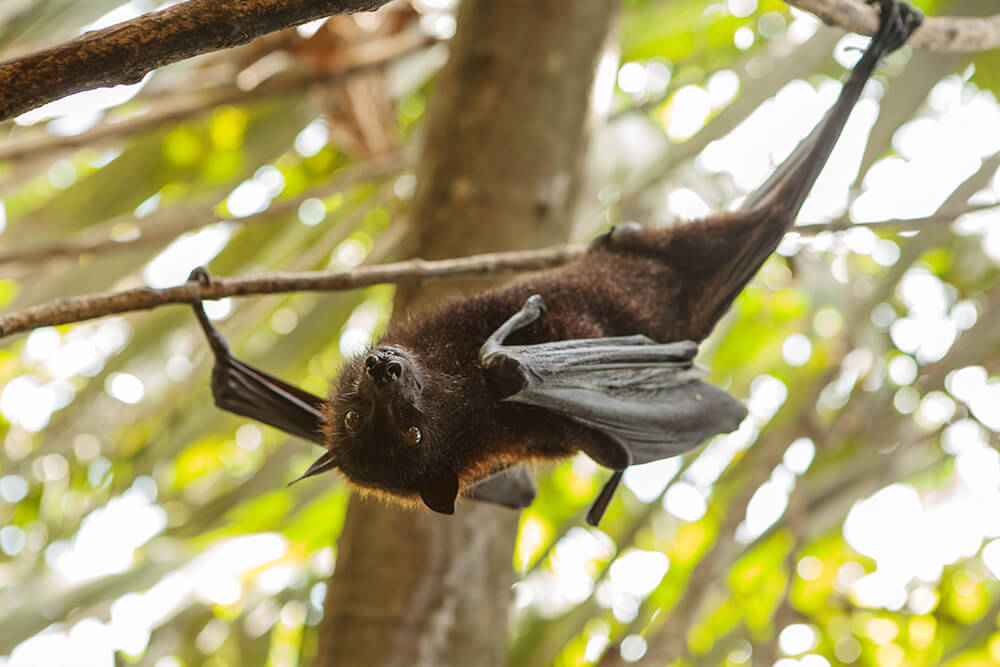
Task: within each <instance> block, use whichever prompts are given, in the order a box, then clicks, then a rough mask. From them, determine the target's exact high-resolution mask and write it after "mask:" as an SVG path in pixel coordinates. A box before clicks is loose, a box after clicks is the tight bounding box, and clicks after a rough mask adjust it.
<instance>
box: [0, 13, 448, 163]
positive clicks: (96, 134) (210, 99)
mask: <svg viewBox="0 0 1000 667" xmlns="http://www.w3.org/2000/svg"><path fill="white" fill-rule="evenodd" d="M385 41H386V42H390V41H391V46H390V48H386V49H383V50H381V51H380V52H379V54H378V55H377V57H369V58H358V59H352V62H351V64H350V65H348V66H345V67H341V68H338V69H337V70H336V71H329V72H310V73H307V74H289V75H280V76H276V77H274V78H271V79H268V80H267V81H265V82H264V83H262V84H261V85H259V86H256V87H254V88H250V89H248V90H243V89H241V88H238V87H236V86H233V85H227V86H219V87H217V88H216V89H214V90H211V91H196V92H195V93H193V94H191V95H189V96H186V97H184V98H183V99H182V100H181V101H175V102H171V101H170V100H169V99H167V100H165V101H157V103H156V105H155V106H153V107H151V108H150V110H149V111H148V112H147V113H144V114H142V115H138V116H135V117H133V118H129V119H128V120H124V121H121V122H117V123H115V122H109V123H103V124H101V125H98V126H97V127H94V128H93V129H91V130H88V131H86V132H81V133H80V134H75V135H69V136H51V135H45V136H41V137H32V138H30V139H22V140H19V141H18V140H15V141H10V142H6V143H5V144H3V145H0V160H12V161H14V160H36V159H38V158H39V156H44V155H46V154H47V153H50V152H52V151H59V150H68V149H73V148H79V147H81V146H87V147H90V148H95V147H99V146H101V145H104V144H106V143H108V142H111V141H114V140H117V139H120V138H122V137H127V136H130V135H132V134H136V133H139V132H145V131H147V130H153V129H156V128H159V127H160V126H162V125H164V124H166V123H173V122H177V121H181V120H185V119H187V118H191V117H192V116H197V115H200V114H203V113H205V112H207V111H210V110H212V109H214V108H216V107H219V106H222V105H225V104H246V103H248V102H256V101H259V100H263V99H267V98H271V97H280V96H282V95H288V94H293V93H298V92H301V91H302V90H305V89H306V88H309V87H310V86H315V85H328V84H331V83H336V82H338V81H342V80H344V79H348V78H350V77H352V76H355V75H357V74H360V73H362V72H367V71H370V70H377V69H382V68H384V67H386V66H388V65H391V64H393V63H394V62H396V61H397V60H399V59H400V58H402V57H404V56H407V55H410V54H412V53H415V52H417V51H419V50H420V49H423V48H426V47H428V46H431V45H433V44H435V43H436V42H437V40H436V39H434V38H432V37H428V36H426V35H421V34H418V33H416V32H407V33H405V34H404V35H401V36H400V37H393V38H391V40H390V39H386V40H385ZM387 46H389V45H388V44H387ZM0 67H2V66H0Z"/></svg>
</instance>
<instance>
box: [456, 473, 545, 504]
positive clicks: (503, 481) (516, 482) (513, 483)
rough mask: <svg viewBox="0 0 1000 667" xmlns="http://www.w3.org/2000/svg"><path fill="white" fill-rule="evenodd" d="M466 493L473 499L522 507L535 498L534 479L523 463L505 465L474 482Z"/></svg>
mask: <svg viewBox="0 0 1000 667" xmlns="http://www.w3.org/2000/svg"><path fill="white" fill-rule="evenodd" d="M466 493H467V495H468V496H469V498H472V499H473V500H478V501H481V502H487V503H493V504H494V505H503V506H504V507H509V508H511V509H523V508H525V507H527V506H528V505H530V504H531V501H533V500H534V499H535V494H536V489H535V480H534V479H532V477H531V473H529V472H528V470H527V468H525V467H524V466H523V465H512V466H505V467H503V468H501V469H499V470H497V471H496V472H494V473H493V474H491V475H489V476H487V477H484V478H483V479H481V480H479V481H478V482H476V483H475V485H473V486H472V487H471V488H470V489H469V490H468V491H467V492H466Z"/></svg>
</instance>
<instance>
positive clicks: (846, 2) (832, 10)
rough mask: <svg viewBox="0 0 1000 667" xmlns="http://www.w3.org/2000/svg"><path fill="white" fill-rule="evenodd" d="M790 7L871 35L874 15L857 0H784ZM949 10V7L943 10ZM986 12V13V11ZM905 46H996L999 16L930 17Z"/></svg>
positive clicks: (956, 48)
mask: <svg viewBox="0 0 1000 667" xmlns="http://www.w3.org/2000/svg"><path fill="white" fill-rule="evenodd" d="M786 2H787V3H788V4H790V5H792V6H793V7H798V8H799V9H801V10H803V11H807V12H810V13H812V14H815V15H816V16H817V17H819V19H820V20H821V21H823V22H824V23H827V24H829V25H835V26H840V27H841V28H844V29H845V30H851V31H853V32H860V33H864V34H866V35H872V34H874V33H875V30H877V29H878V13H877V12H876V11H875V9H874V8H872V7H869V6H867V5H866V4H864V3H862V2H858V1H857V0H786ZM946 9H950V8H946ZM987 11H989V10H987ZM907 44H909V45H910V46H913V47H916V48H918V49H930V50H931V51H955V52H962V53H973V52H977V51H988V50H989V49H995V48H997V47H998V46H1000V14H995V15H993V16H982V17H979V16H970V17H958V18H956V17H953V16H933V17H930V18H928V19H927V20H925V21H924V23H923V24H922V25H921V26H920V27H919V28H917V30H916V32H914V33H913V36H912V37H910V39H908V40H907Z"/></svg>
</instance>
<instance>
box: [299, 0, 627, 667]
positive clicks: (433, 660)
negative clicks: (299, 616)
mask: <svg viewBox="0 0 1000 667" xmlns="http://www.w3.org/2000/svg"><path fill="white" fill-rule="evenodd" d="M616 15H617V2H613V1H609V0H505V1H503V2H496V1H495V0H465V2H463V4H462V7H461V10H460V12H459V16H458V33H457V35H456V36H455V38H454V39H453V40H452V45H451V48H452V56H451V60H450V61H449V63H448V65H447V66H446V67H445V70H444V71H443V72H442V74H441V76H440V79H439V81H438V83H437V86H436V88H435V91H434V94H433V96H434V99H433V104H432V107H431V111H430V113H431V116H430V119H429V123H430V126H429V129H428V135H427V142H426V146H425V149H424V155H423V158H422V163H421V166H420V170H419V181H420V182H419V186H418V189H417V195H416V199H415V201H414V207H413V213H412V218H411V224H412V227H411V232H410V238H409V242H408V246H407V251H408V252H409V253H411V254H413V255H416V256H421V257H424V258H442V257H453V256H461V255H468V254H472V253H478V252H486V251H491V250H500V249H511V250H512V249H517V248H530V247H536V246H538V245H543V244H549V243H554V242H558V241H561V240H564V239H565V238H566V237H567V236H568V233H569V230H570V227H571V222H572V215H573V212H574V209H575V203H576V196H577V193H578V191H579V189H580V178H581V173H582V165H583V157H584V153H585V148H586V143H587V142H586V137H587V135H588V132H587V122H588V118H589V109H590V92H591V88H592V83H593V80H594V74H595V71H596V65H597V62H598V59H599V57H600V55H601V53H602V51H603V48H604V46H605V43H606V40H607V37H608V34H609V32H610V29H611V27H612V25H613V24H614V19H615V17H616ZM481 286H482V284H476V285H475V287H477V288H478V287H481ZM471 287H473V285H472V284H471V283H467V284H465V285H463V289H466V290H467V289H470V288H471ZM457 289H458V288H456V286H455V284H454V283H452V284H450V285H448V286H446V287H444V288H441V287H438V288H437V289H435V290H430V289H425V290H420V291H419V293H418V292H417V290H411V289H401V290H400V291H399V292H398V293H397V298H396V312H397V314H398V313H401V312H403V311H405V310H407V309H409V308H411V307H412V306H414V305H415V304H418V303H421V304H424V303H428V302H432V301H435V300H438V299H440V298H441V297H442V295H443V294H446V293H448V292H452V293H453V292H455V291H456V290H457ZM517 523H518V518H517V514H515V513H514V512H511V511H510V510H506V509H502V508H495V507H490V506H483V505H480V504H478V503H475V502H471V501H464V502H460V503H459V505H458V507H457V511H456V514H455V516H453V517H443V516H438V515H435V514H433V513H431V512H428V511H406V510H401V509H398V508H396V507H394V506H392V507H390V506H386V505H384V504H379V503H374V502H368V501H363V500H360V499H358V498H356V497H352V499H351V502H350V506H349V508H348V512H347V519H346V524H345V526H344V531H343V534H342V535H341V537H340V540H339V543H338V555H337V568H336V572H335V573H334V575H333V577H332V579H331V581H330V586H329V589H328V593H327V599H326V603H325V616H324V620H323V624H322V626H321V627H320V630H319V632H320V638H319V653H318V656H317V660H316V664H317V665H320V666H323V667H329V666H333V665H341V666H350V667H354V666H360V665H365V666H373V665H407V666H409V665H434V666H444V665H455V666H456V667H470V666H475V665H502V664H504V663H505V661H506V634H507V612H508V607H509V603H510V591H511V584H512V583H513V581H514V574H513V572H512V569H511V555H512V553H513V546H514V539H515V535H516V530H517Z"/></svg>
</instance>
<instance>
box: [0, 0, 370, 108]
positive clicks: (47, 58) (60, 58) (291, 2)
mask: <svg viewBox="0 0 1000 667" xmlns="http://www.w3.org/2000/svg"><path fill="white" fill-rule="evenodd" d="M386 2H388V0H241V1H240V2H231V0H188V1H187V2H182V3H180V4H177V5H173V6H172V7H168V8H167V9H164V10H162V11H159V12H152V13H149V14H144V15H142V16H140V17H138V18H136V19H133V20H131V21H125V22H123V23H119V24H117V25H113V26H110V27H108V28H104V29H102V30H94V31H92V32H88V33H85V34H83V35H81V36H80V37H77V38H76V39H73V40H70V41H68V42H64V43H62V44H59V45H57V46H53V47H51V48H48V49H45V50H42V51H38V52H36V53H33V54H30V55H27V56H24V57H21V58H16V59H13V60H8V61H7V62H5V63H0V120H7V119H9V118H13V117H14V116H17V115H19V114H22V113H24V112H25V111H28V110H30V109H33V108H35V107H38V106H41V105H43V104H45V103H47V102H51V101H53V100H57V99H59V98H62V97H66V96H67V95H71V94H73V93H78V92H81V91H84V90H91V89H93V88H101V87H105V86H116V85H119V84H131V83H137V82H139V81H141V80H142V78H143V77H144V76H145V75H146V74H147V73H149V72H151V71H152V70H154V69H156V68H157V67H162V66H164V65H169V64H170V63H174V62H177V61H179V60H185V59H187V58H191V57H193V56H197V55H200V54H202V53H208V52H210V51H217V50H219V49H226V48H230V47H233V46H239V45H241V44H246V43H247V42H250V41H253V40H254V39H256V38H258V37H261V36H262V35H266V34H268V33H272V32H276V31H278V30H283V29H285V28H290V27H292V26H296V25H301V24H303V23H307V22H309V21H312V20H314V19H318V18H323V17H325V16H330V15H333V14H345V13H351V12H359V11H371V10H374V9H378V8H379V7H380V6H382V5H383V4H385V3H386Z"/></svg>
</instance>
